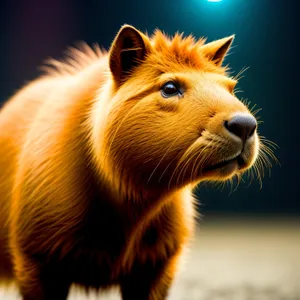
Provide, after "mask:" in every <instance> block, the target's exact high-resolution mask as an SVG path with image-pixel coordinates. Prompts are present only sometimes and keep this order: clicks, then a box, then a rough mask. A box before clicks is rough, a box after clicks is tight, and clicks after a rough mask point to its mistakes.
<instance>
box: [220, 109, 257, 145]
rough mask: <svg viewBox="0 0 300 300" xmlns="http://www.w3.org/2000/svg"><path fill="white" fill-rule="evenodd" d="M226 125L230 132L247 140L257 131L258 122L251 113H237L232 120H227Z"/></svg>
mask: <svg viewBox="0 0 300 300" xmlns="http://www.w3.org/2000/svg"><path fill="white" fill-rule="evenodd" d="M224 125H225V127H226V129H227V130H228V131H229V132H231V133H233V134H234V135H236V136H238V137H239V138H241V139H242V140H243V142H246V140H247V139H248V138H250V137H251V136H252V135H253V133H254V132H255V129H256V127H257V122H256V120H255V118H254V117H252V116H251V115H246V114H236V115H235V116H233V117H232V119H231V120H229V121H225V124H224Z"/></svg>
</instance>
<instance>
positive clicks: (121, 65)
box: [109, 25, 150, 85]
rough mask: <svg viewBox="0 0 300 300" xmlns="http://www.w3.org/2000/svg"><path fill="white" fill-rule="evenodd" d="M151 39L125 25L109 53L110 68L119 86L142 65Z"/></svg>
mask: <svg viewBox="0 0 300 300" xmlns="http://www.w3.org/2000/svg"><path fill="white" fill-rule="evenodd" d="M149 47H150V42H149V39H148V38H147V37H146V36H145V35H144V34H143V33H141V32H140V31H139V30H137V29H136V28H134V27H133V26H130V25H123V26H122V27H121V29H120V30H119V32H118V34H117V36H116V38H115V39H114V41H113V43H112V46H111V48H110V52H109V67H110V70H111V72H112V74H113V77H114V79H115V81H116V82H117V84H118V85H120V84H122V82H124V81H125V80H126V78H127V77H128V76H129V75H130V73H131V71H132V70H133V68H135V67H137V66H138V65H139V64H141V63H142V62H143V61H144V59H145V56H146V54H147V52H148V50H149Z"/></svg>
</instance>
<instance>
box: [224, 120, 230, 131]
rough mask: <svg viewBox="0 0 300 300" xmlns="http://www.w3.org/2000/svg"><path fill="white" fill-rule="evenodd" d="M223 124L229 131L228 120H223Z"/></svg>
mask: <svg viewBox="0 0 300 300" xmlns="http://www.w3.org/2000/svg"><path fill="white" fill-rule="evenodd" d="M224 126H225V128H226V129H227V130H228V131H230V129H229V126H228V121H225V122H224Z"/></svg>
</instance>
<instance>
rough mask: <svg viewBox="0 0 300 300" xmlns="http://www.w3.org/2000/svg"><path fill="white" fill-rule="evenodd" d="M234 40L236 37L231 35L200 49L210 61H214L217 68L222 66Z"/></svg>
mask: <svg viewBox="0 0 300 300" xmlns="http://www.w3.org/2000/svg"><path fill="white" fill-rule="evenodd" d="M233 40H234V35H231V36H229V37H225V38H223V39H219V40H216V41H213V42H210V43H208V44H205V45H203V46H202V47H201V48H200V49H201V51H203V53H204V55H205V56H206V57H208V58H209V60H212V61H213V62H214V63H215V64H216V65H217V66H221V65H222V63H223V60H224V58H225V56H226V54H227V52H228V50H229V49H230V46H231V44H232V42H233Z"/></svg>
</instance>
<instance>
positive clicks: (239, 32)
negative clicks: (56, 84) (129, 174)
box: [0, 0, 300, 300]
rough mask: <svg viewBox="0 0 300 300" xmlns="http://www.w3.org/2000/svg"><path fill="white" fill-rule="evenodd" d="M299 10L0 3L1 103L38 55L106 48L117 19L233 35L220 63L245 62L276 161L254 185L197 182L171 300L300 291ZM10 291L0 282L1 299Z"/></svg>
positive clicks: (183, 3) (271, 4) (129, 2)
mask: <svg viewBox="0 0 300 300" xmlns="http://www.w3.org/2000/svg"><path fill="white" fill-rule="evenodd" d="M299 12H300V4H299V1H297V0H286V1H275V0H222V1H216V0H214V1H212V0H211V1H208V0H173V1H167V0H152V1H142V0H140V1H138V0H135V1H134V0H111V1H102V0H86V1H80V0H72V1H67V0H65V1H63V0H27V1H25V0H10V1H2V2H1V4H0V20H1V26H0V66H1V68H0V105H2V104H3V103H4V102H5V101H6V100H7V99H8V98H9V97H10V96H11V95H12V94H13V93H14V92H15V91H16V90H18V89H19V88H20V87H22V86H23V85H24V84H25V83H26V82H28V81H29V80H31V79H33V78H35V77H36V76H38V75H39V74H40V73H39V70H38V66H40V65H41V64H42V63H43V61H44V60H45V59H46V58H48V57H55V58H62V57H63V51H64V50H65V49H66V48H67V46H70V45H76V42H78V41H82V40H84V41H86V42H88V43H89V44H93V43H99V44H100V45H101V46H103V47H105V48H107V49H108V48H109V45H110V43H111V42H112V40H113V38H114V36H115V35H116V33H117V31H118V30H119V28H120V26H121V25H123V24H124V23H128V24H131V25H134V26H136V27H137V28H138V29H140V30H142V31H147V32H148V33H149V34H151V33H152V32H153V30H154V29H155V28H159V29H161V30H163V31H165V32H166V33H167V34H169V35H172V34H174V33H175V32H176V31H180V32H184V33H185V34H190V33H191V34H193V35H194V36H195V37H197V38H199V37H202V36H205V37H207V38H208V41H212V40H214V39H218V38H222V37H224V36H228V35H231V34H233V33H234V34H236V38H235V41H234V44H233V48H232V50H231V51H230V55H228V56H227V58H226V63H229V65H230V67H231V71H232V72H233V74H237V73H238V72H239V71H240V70H241V69H242V68H244V67H249V69H248V70H247V71H246V72H245V73H244V76H245V77H244V78H243V79H241V81H240V82H239V85H238V87H239V89H240V90H242V91H243V92H241V93H239V94H237V96H239V97H241V98H246V99H248V100H249V101H251V105H254V104H256V105H257V108H262V110H261V111H260V112H259V116H260V118H261V119H262V120H263V121H264V123H262V124H260V126H259V132H260V133H261V134H262V135H263V136H265V137H267V138H268V139H270V140H271V141H273V142H275V143H276V144H278V145H279V148H277V149H276V151H275V154H276V156H277V158H278V159H279V161H280V164H281V166H278V165H276V164H274V166H273V168H272V171H271V176H269V173H268V172H266V176H265V178H264V179H263V185H262V188H261V186H260V184H259V182H258V181H257V180H254V181H253V182H252V184H251V185H249V182H248V181H247V180H245V183H241V184H240V185H239V187H238V188H237V189H235V186H234V187H233V188H230V186H225V187H224V188H223V189H220V188H219V187H218V186H217V187H216V186H214V185H212V184H201V185H200V188H199V189H198V190H197V195H198V197H199V199H200V200H199V203H200V212H201V214H202V222H200V225H199V236H198V235H197V237H196V239H195V242H194V243H193V244H192V246H191V253H190V255H189V256H188V260H187V261H188V262H187V264H186V266H185V267H184V271H183V273H182V275H181V277H180V278H179V279H178V280H177V281H176V283H175V285H174V289H173V290H174V291H173V293H172V295H171V296H170V299H187V300H193V299H197V300H198V299H199V300H200V299H207V300H208V299H249V300H250V299H272V300H274V299H293V300H296V299H300V287H299V286H300V221H299V219H300V218H299V216H300V196H299V183H298V181H299V176H298V174H299V170H298V167H299V162H300V158H299V154H298V153H299V148H298V146H299V141H300V133H299V129H298V128H299V126H298V124H296V121H297V120H299V109H300V99H299V96H298V91H297V88H298V86H299V82H300V75H299V70H300V63H299V61H300V56H299V53H300V46H299V45H300V44H299V41H298V40H299V36H300V29H299V28H300V26H299V25H300V21H299ZM245 179H246V178H245ZM76 295H77V294H76V292H74V293H73V296H72V297H73V298H72V299H75V297H76ZM9 297H12V298H9ZM78 297H80V296H78ZM112 297H116V296H112ZM15 298H16V299H17V295H16V294H14V293H12V294H10V293H9V292H7V291H3V290H0V299H15ZM91 299H92V298H91ZM107 299H110V298H109V296H107ZM114 299H115V298H114ZM116 299H117V298H116Z"/></svg>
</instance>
